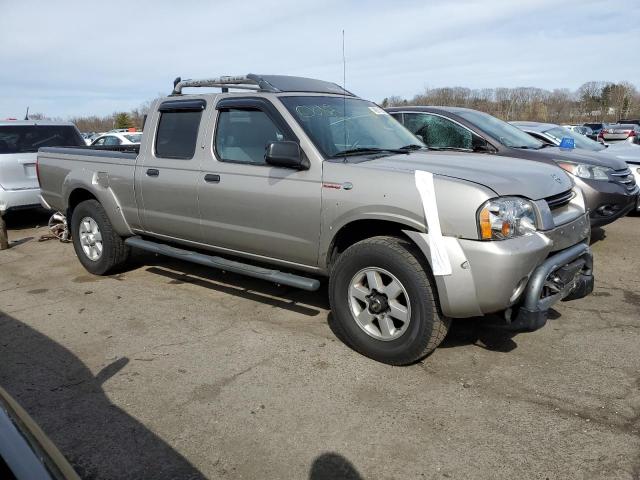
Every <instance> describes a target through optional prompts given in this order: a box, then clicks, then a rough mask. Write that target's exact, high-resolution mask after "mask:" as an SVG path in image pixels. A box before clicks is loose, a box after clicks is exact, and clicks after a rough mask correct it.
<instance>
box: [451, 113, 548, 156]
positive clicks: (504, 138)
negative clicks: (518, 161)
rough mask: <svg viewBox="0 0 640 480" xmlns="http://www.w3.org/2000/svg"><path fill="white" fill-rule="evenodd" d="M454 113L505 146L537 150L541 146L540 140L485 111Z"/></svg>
mask: <svg viewBox="0 0 640 480" xmlns="http://www.w3.org/2000/svg"><path fill="white" fill-rule="evenodd" d="M455 113H456V114H458V115H460V116H461V117H462V118H464V119H465V120H467V121H468V122H471V123H472V124H473V125H474V126H475V127H477V128H479V129H480V130H482V131H484V132H485V133H487V134H488V135H490V136H492V137H493V138H494V139H496V140H497V141H499V142H500V143H501V144H503V145H504V146H506V147H512V148H524V149H532V150H539V149H540V148H542V146H543V145H542V143H541V142H539V141H538V140H536V139H534V138H533V137H531V136H530V135H529V134H528V133H526V132H524V131H523V130H520V129H519V128H518V127H514V126H513V125H510V124H508V123H507V122H503V121H502V120H500V119H499V118H496V117H494V116H492V115H489V114H487V113H483V112H478V111H476V110H461V111H456V112H455Z"/></svg>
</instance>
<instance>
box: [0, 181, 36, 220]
mask: <svg viewBox="0 0 640 480" xmlns="http://www.w3.org/2000/svg"><path fill="white" fill-rule="evenodd" d="M39 206H40V189H39V188H28V189H22V190H5V189H4V188H2V187H0V213H2V214H4V212H6V211H8V210H14V209H20V208H37V207H39Z"/></svg>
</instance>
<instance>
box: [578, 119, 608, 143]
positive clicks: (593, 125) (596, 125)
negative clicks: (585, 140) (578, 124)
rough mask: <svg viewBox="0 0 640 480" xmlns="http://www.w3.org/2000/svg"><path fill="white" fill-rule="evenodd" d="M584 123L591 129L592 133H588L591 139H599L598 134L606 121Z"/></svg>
mask: <svg viewBox="0 0 640 480" xmlns="http://www.w3.org/2000/svg"><path fill="white" fill-rule="evenodd" d="M582 125H583V126H585V127H589V128H590V129H591V134H590V135H588V137H589V138H590V139H591V140H598V134H599V133H600V130H602V127H604V123H583V124H582Z"/></svg>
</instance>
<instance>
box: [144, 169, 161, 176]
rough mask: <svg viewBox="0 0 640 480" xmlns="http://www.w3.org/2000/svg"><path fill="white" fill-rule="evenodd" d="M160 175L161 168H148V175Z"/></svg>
mask: <svg viewBox="0 0 640 480" xmlns="http://www.w3.org/2000/svg"><path fill="white" fill-rule="evenodd" d="M158 175H160V170H158V169H157V168H148V169H147V177H157V176H158Z"/></svg>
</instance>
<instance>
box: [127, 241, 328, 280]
mask: <svg viewBox="0 0 640 480" xmlns="http://www.w3.org/2000/svg"><path fill="white" fill-rule="evenodd" d="M124 243H126V244H127V245H129V246H130V247H135V248H139V249H141V250H146V251H148V252H153V253H157V254H160V255H166V256H167V257H172V258H177V259H179V260H184V261H187V262H192V263H197V264H199V265H204V266H205V267H213V268H218V269H220V270H225V271H227V272H233V273H239V274H241V275H246V276H248V277H253V278H259V279H261V280H267V281H269V282H273V283H279V284H281V285H288V286H290V287H295V288H300V289H302V290H308V291H310V292H313V291H315V290H318V288H320V280H317V279H314V278H307V277H301V276H299V275H294V274H292V273H284V272H280V271H278V270H270V269H268V268H262V267H256V266H255V265H249V264H246V263H241V262H235V261H233V260H227V259H226V258H221V257H215V256H212V255H205V254H203V253H197V252H192V251H190V250H184V249H182V248H176V247H172V246H170V245H165V244H163V243H156V242H151V241H149V240H144V239H143V238H140V237H129V238H127V239H126V240H125V241H124Z"/></svg>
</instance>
